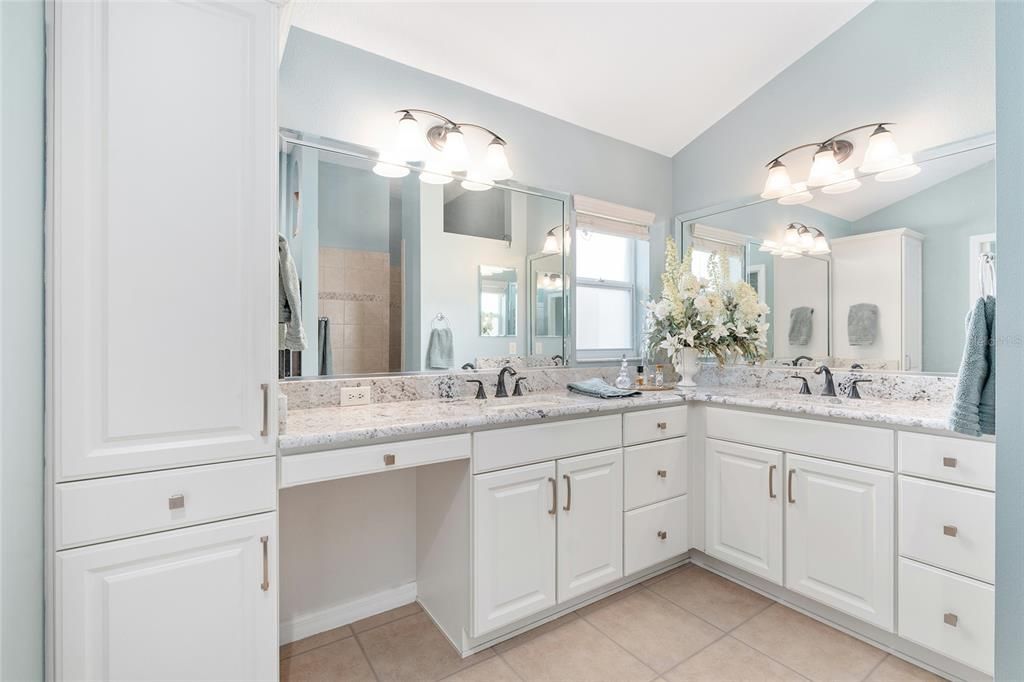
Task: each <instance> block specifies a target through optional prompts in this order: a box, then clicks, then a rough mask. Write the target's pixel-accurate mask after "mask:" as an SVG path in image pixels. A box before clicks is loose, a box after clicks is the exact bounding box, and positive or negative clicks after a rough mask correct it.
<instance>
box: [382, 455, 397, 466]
mask: <svg viewBox="0 0 1024 682" xmlns="http://www.w3.org/2000/svg"><path fill="white" fill-rule="evenodd" d="M394 463H395V456H394V455H392V454H391V453H390V452H389V453H388V454H386V455H384V466H388V467H389V466H391V465H392V464H394Z"/></svg>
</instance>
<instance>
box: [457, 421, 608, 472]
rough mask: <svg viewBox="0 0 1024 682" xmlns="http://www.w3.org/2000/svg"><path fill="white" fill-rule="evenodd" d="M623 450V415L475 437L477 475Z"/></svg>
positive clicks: (516, 428)
mask: <svg viewBox="0 0 1024 682" xmlns="http://www.w3.org/2000/svg"><path fill="white" fill-rule="evenodd" d="M618 447H622V415H619V414H611V415H606V416H603V417H588V418H587V419H574V420H571V421H562V422H551V423H549V424H532V425H530V426H514V427H512V428H508V429H495V430H493V431H481V432H479V433H474V434H473V473H480V472H483V471H493V470H495V469H507V468H508V467H513V466H519V465H521V464H530V463H532V462H543V461H545V460H551V459H558V458H559V457H568V456H570V455H582V454H585V453H588V452H598V451H600V450H613V449H615V448H618Z"/></svg>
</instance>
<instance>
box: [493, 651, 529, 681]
mask: <svg viewBox="0 0 1024 682" xmlns="http://www.w3.org/2000/svg"><path fill="white" fill-rule="evenodd" d="M515 648H516V647H512V649H515ZM512 649H509V651H511V650H512ZM494 655H495V656H497V657H498V658H500V659H501V661H502V663H504V664H505V665H506V666H508V669H509V670H511V671H512V674H513V675H515V676H516V679H520V680H525V679H526V678H525V677H523V676H522V675H520V674H519V671H518V670H516V669H515V668H514V667H513V666H512V664H511V663H509V662H508V661H506V660H505V657H504V656H502V654H501V652H500V651H495V652H494Z"/></svg>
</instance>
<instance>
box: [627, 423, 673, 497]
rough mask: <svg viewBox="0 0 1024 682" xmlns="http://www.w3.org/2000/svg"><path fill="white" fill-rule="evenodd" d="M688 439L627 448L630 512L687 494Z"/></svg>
mask: <svg viewBox="0 0 1024 682" xmlns="http://www.w3.org/2000/svg"><path fill="white" fill-rule="evenodd" d="M687 460H688V457H687V451H686V438H673V439H671V440H663V441H658V442H655V443H647V444H646V445H633V446H631V447H628V448H626V492H625V498H624V501H625V506H626V509H636V508H637V507H643V506H646V505H648V504H654V503H655V502H661V501H663V500H667V499H669V498H672V497H678V496H679V495H682V494H684V493H685V492H687V487H688V485H687V484H688V481H687V474H688V467H687Z"/></svg>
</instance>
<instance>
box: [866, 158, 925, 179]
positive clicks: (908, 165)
mask: <svg viewBox="0 0 1024 682" xmlns="http://www.w3.org/2000/svg"><path fill="white" fill-rule="evenodd" d="M920 172H921V167H920V166H918V165H916V164H915V163H914V157H913V156H911V155H910V154H901V155H900V158H899V161H898V162H897V163H896V165H895V167H893V168H892V169H891V170H887V171H883V172H881V173H878V174H877V175H875V180H878V181H879V182H896V181H897V180H906V179H907V178H912V177H914V176H915V175H917V174H918V173H920Z"/></svg>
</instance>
